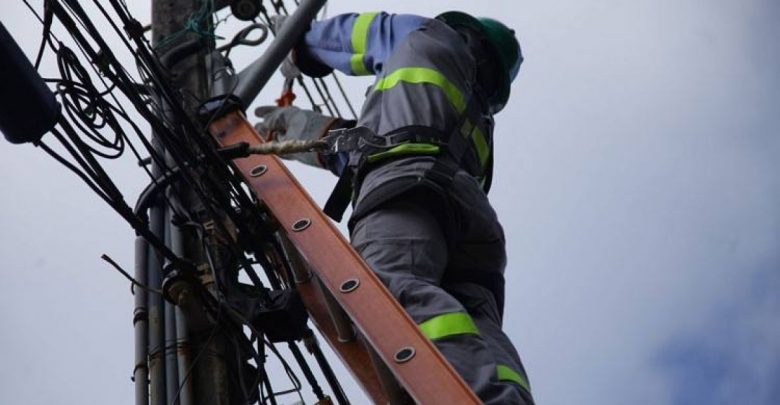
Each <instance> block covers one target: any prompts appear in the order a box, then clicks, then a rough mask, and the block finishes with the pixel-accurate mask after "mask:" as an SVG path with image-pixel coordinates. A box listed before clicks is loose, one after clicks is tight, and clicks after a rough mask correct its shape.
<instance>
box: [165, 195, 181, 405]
mask: <svg viewBox="0 0 780 405" xmlns="http://www.w3.org/2000/svg"><path fill="white" fill-rule="evenodd" d="M171 216H172V213H171V210H170V208H168V207H166V209H165V244H166V245H167V246H169V247H170V246H171V245H172V243H171V242H172V238H173V235H171V231H172V229H173V226H171V220H172V218H171ZM163 304H164V307H163V308H164V310H165V350H164V353H165V357H164V358H165V396H166V398H165V402H166V403H167V404H173V403H174V402H176V396H177V395H179V389H178V388H179V364H178V350H177V344H178V342H177V336H176V305H174V304H172V303H170V302H168V301H165V302H164V303H163Z"/></svg>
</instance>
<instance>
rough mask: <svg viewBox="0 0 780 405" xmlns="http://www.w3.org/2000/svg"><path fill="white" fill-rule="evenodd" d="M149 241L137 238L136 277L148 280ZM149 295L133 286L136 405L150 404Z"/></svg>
mask: <svg viewBox="0 0 780 405" xmlns="http://www.w3.org/2000/svg"><path fill="white" fill-rule="evenodd" d="M148 249H149V247H148V243H147V242H146V240H144V238H143V237H141V236H139V237H137V238H136V239H135V275H134V276H135V279H136V280H140V281H142V282H143V280H146V273H147V271H146V270H147V267H146V266H147V253H148ZM147 295H148V293H147V292H146V290H145V289H143V288H139V287H137V286H133V296H134V300H135V308H134V309H133V329H134V331H135V367H134V368H133V382H134V383H135V405H148V404H149V365H148V361H147V356H148V355H149V347H148V346H147V345H148V342H149V334H148V333H149V314H148V312H147V309H146V305H147Z"/></svg>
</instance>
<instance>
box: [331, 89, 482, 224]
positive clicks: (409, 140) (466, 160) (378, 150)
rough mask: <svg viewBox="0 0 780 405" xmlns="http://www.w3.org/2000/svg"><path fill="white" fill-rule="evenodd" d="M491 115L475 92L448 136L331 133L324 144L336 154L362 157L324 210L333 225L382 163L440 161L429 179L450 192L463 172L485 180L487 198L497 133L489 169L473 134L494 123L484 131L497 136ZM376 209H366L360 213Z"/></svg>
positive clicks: (431, 131)
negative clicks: (410, 159)
mask: <svg viewBox="0 0 780 405" xmlns="http://www.w3.org/2000/svg"><path fill="white" fill-rule="evenodd" d="M486 111H488V109H487V104H486V102H485V97H484V94H483V92H482V91H481V90H480V89H479V88H476V87H475V88H473V89H472V90H471V92H470V97H469V101H468V103H467V106H466V108H465V109H464V111H463V112H462V113H461V114H460V117H459V119H458V120H457V124H456V125H455V127H454V128H452V129H451V130H450V131H447V132H445V131H441V130H438V129H435V128H431V127H428V126H420V125H411V126H405V127H401V128H397V129H395V130H393V131H390V132H388V133H386V134H383V135H378V134H376V133H374V131H372V130H371V129H369V128H367V127H363V126H359V127H354V128H347V129H338V130H334V131H330V132H329V133H328V135H326V136H325V138H323V140H324V141H325V142H327V143H328V149H329V151H330V152H331V153H340V152H350V153H354V152H357V154H358V156H359V157H358V158H357V159H356V161H355V159H350V164H348V165H347V166H345V167H344V169H343V171H342V172H341V175H340V176H339V180H338V182H337V183H336V187H335V188H334V190H333V192H332V193H331V195H330V197H329V198H328V201H327V202H326V203H325V207H324V208H323V211H324V212H325V214H326V215H328V216H329V217H331V218H333V219H334V220H336V221H341V219H342V217H343V215H344V211H345V210H346V208H347V206H348V205H349V203H350V201H352V202H354V201H356V199H357V197H358V195H359V194H360V186H361V183H362V181H363V178H364V177H365V175H366V173H368V172H369V171H370V170H371V169H372V168H373V167H375V166H376V165H378V164H380V163H386V162H387V161H389V160H391V159H397V158H402V157H409V156H414V155H428V156H437V158H436V161H435V163H434V164H433V166H432V167H431V168H430V169H428V170H427V171H426V173H425V175H424V178H425V179H427V180H430V181H431V182H433V183H434V184H436V185H437V186H439V187H441V188H443V189H446V188H448V187H450V186H451V184H452V181H453V179H454V177H455V174H456V173H457V171H458V170H459V169H461V168H463V169H466V171H468V172H469V173H471V174H472V175H474V176H475V177H478V178H481V181H482V186H483V189H484V191H485V192H486V193H487V192H488V190H489V189H490V184H491V179H492V171H493V170H492V166H493V158H492V156H493V150H492V148H493V142H492V133H490V134H488V142H487V143H488V147H489V152H488V153H489V155H488V157H487V162H485V163H486V164H484V165H483V164H482V163H483V162H481V159H480V158H479V156H477V155H478V154H477V153H476V151H475V147H474V145H473V144H472V139H473V135H474V133H475V131H478V130H479V126H480V124H481V123H482V122H481V121H482V120H489V123H488V125H485V127H487V128H488V129H489V130H490V131H492V128H493V122H492V116H491V115H490V114H487V113H486ZM470 117H471V119H470ZM369 205H371V206H373V205H376V204H369ZM371 208H373V207H361V211H363V212H365V211H368V210H370V209H371ZM354 219H355V218H353V220H354Z"/></svg>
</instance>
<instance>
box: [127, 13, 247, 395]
mask: <svg viewBox="0 0 780 405" xmlns="http://www.w3.org/2000/svg"><path fill="white" fill-rule="evenodd" d="M211 4H213V2H210V1H206V0H152V44H153V46H154V48H155V50H156V51H157V53H158V55H159V56H160V60H161V61H162V63H163V65H165V67H166V68H167V70H168V71H169V72H170V74H171V77H170V79H171V80H172V83H173V85H174V87H175V88H176V89H178V90H179V91H180V93H181V94H182V97H181V99H182V100H183V102H184V108H185V110H186V111H187V112H190V113H193V112H194V111H195V110H196V108H197V107H198V104H199V102H200V101H201V100H205V99H206V98H208V97H209V77H210V72H209V70H210V65H209V63H208V62H207V61H208V58H209V51H210V50H211V49H213V39H212V38H209V37H206V36H204V35H203V34H202V33H204V32H210V30H211V28H212V12H213V11H214V10H213V9H212V8H211V7H210V5H211ZM193 24H194V25H193ZM194 27H195V28H194ZM196 31H197V32H196ZM164 114H167V111H166V112H164ZM193 115H194V114H193ZM168 118H172V119H175V117H168ZM193 135H194V136H198V135H199V134H193ZM153 145H155V148H157V150H158V153H159V154H160V155H161V156H162V155H164V156H170V151H165V150H163V148H162V146H161V143H160V142H159V141H158V140H156V139H153ZM167 161H168V163H172V160H171V159H167ZM179 169H180V170H184V168H179ZM152 172H153V175H155V176H161V175H163V174H164V173H162V169H161V168H160V167H159V166H158V165H153V167H152ZM192 174H193V175H194V176H196V178H197V176H204V175H205V176H207V175H208V174H207V173H192ZM174 188H175V189H176V192H173V189H174ZM165 193H166V196H167V200H168V201H172V202H173V205H179V206H181V207H182V208H183V209H184V211H185V212H188V213H190V214H191V218H190V219H191V220H192V221H193V222H195V224H194V225H195V227H196V228H193V227H192V226H190V227H183V226H178V225H173V223H174V222H176V221H174V220H175V219H177V218H174V214H173V212H172V210H171V208H170V207H169V206H166V204H164V203H163V198H161V197H162V196H159V197H160V198H157V199H156V202H155V204H154V205H153V206H152V207H151V209H150V214H149V221H150V228H151V229H152V230H153V231H154V232H155V233H156V234H157V236H158V237H160V238H161V239H164V240H165V241H166V243H167V244H168V246H169V247H170V248H171V249H172V250H173V251H174V252H175V253H176V254H177V255H179V256H180V257H184V258H186V259H188V260H189V261H191V262H192V263H193V264H194V265H195V267H196V268H197V269H200V270H199V274H197V276H198V280H199V281H200V282H202V283H203V284H204V286H205V287H206V288H207V289H209V291H210V292H211V293H212V294H215V295H216V294H217V292H216V291H214V290H213V289H212V288H211V287H212V286H213V280H211V279H209V278H208V277H203V276H204V275H209V274H210V270H209V269H208V266H204V265H203V264H204V263H207V260H206V259H205V257H206V254H205V252H204V251H203V243H202V240H203V239H204V238H205V239H208V238H209V235H208V232H209V231H208V229H206V228H207V226H206V225H205V224H207V223H208V220H209V218H208V216H207V215H206V209H205V207H204V206H203V204H202V202H201V201H200V199H199V198H197V197H196V196H195V194H194V192H193V191H192V190H190V188H189V187H184V186H183V185H181V184H178V183H177V182H174V183H172V184H171V186H169V187H168V189H167V190H165ZM178 219H181V218H178ZM197 227H200V229H197ZM211 228H212V229H213V227H211ZM216 250H218V249H216ZM217 256H221V255H217ZM147 257H148V259H147V260H148V262H147V263H148V269H147V274H146V276H147V279H146V280H147V284H148V285H149V286H150V287H152V288H157V289H160V288H161V286H162V284H163V282H164V277H165V272H166V271H165V269H166V267H165V263H163V262H162V261H161V259H160V258H159V257H157V256H156V255H154V254H152V252H151V251H148V253H147ZM216 260H217V261H219V258H217V259H216ZM213 270H214V271H217V269H213ZM200 271H202V272H203V273H204V274H200ZM176 284H178V285H176ZM170 291H173V292H175V293H174V294H172V295H173V297H172V298H173V301H174V302H176V305H174V304H173V303H171V302H168V301H166V300H164V299H163V298H162V297H161V296H160V295H159V294H147V296H148V299H147V302H148V348H149V351H148V362H149V366H148V370H149V404H151V405H167V404H180V405H207V404H214V405H228V404H230V403H231V392H230V386H231V385H230V383H229V381H228V371H227V370H228V367H227V364H226V361H225V359H226V358H233V357H231V356H232V353H231V354H228V351H229V350H232V348H230V347H229V346H228V345H227V342H226V341H225V338H224V336H223V335H222V334H221V331H220V329H219V326H218V325H216V323H215V320H214V319H209V318H208V317H207V315H206V312H205V309H204V307H203V303H202V302H199V299H198V298H197V297H196V296H195V295H194V294H192V286H190V285H187V283H184V282H178V283H174V285H173V286H171V288H170ZM235 394H236V393H233V395H235ZM139 402H140V400H139ZM139 405H140V404H139Z"/></svg>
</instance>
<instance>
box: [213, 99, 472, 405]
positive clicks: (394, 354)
mask: <svg viewBox="0 0 780 405" xmlns="http://www.w3.org/2000/svg"><path fill="white" fill-rule="evenodd" d="M209 132H210V134H211V136H212V137H213V138H214V139H215V141H216V142H217V143H218V144H219V146H221V147H227V146H231V145H235V144H239V143H241V142H247V143H249V144H250V145H251V144H257V143H260V142H263V140H262V138H261V137H260V136H259V135H258V134H257V132H255V129H254V127H253V126H252V125H251V124H250V123H249V122H248V121H247V120H246V117H245V116H244V114H243V113H242V112H240V111H233V112H229V113H227V114H225V115H223V116H221V117H220V118H217V119H216V120H214V121H212V122H211V124H210V125H209ZM232 165H233V167H234V169H235V170H236V171H237V172H239V173H240V174H241V176H242V177H243V179H244V181H245V182H246V184H247V185H248V186H249V187H250V189H251V190H252V192H253V193H254V194H255V196H256V197H257V199H258V201H260V202H261V206H262V207H263V209H265V210H266V211H267V212H266V213H267V214H268V215H269V216H270V217H271V218H272V219H274V220H275V221H276V222H277V223H278V225H279V229H280V237H281V239H282V240H283V242H284V243H283V246H285V250H286V252H285V253H286V254H287V256H288V257H287V260H288V261H289V262H290V264H291V267H292V268H293V272H294V278H295V283H296V288H297V291H298V293H299V294H300V296H301V298H302V300H303V302H304V305H305V306H306V309H307V311H308V312H309V315H310V318H311V320H312V322H313V323H314V325H315V326H316V327H317V329H318V330H319V331H320V333H321V335H322V337H323V338H324V339H325V340H326V341H327V342H328V344H329V345H330V347H331V348H332V349H333V351H334V352H335V353H336V354H337V355H338V357H339V358H340V359H341V361H342V362H343V363H344V364H345V366H346V367H347V369H349V370H350V372H351V373H352V375H353V377H354V378H355V379H356V380H357V381H358V383H359V384H360V385H361V387H362V388H363V390H364V391H365V393H366V394H367V395H368V397H369V398H371V399H372V400H373V402H374V403H376V404H387V403H390V404H402V403H409V402H411V401H414V402H416V403H420V404H479V403H480V401H479V399H478V398H477V397H476V395H475V394H474V392H473V391H472V390H471V389H470V388H469V387H468V386H467V385H466V384H465V382H464V381H463V380H462V379H461V378H460V376H459V375H458V374H457V373H456V372H455V370H454V369H453V368H452V366H450V364H449V363H448V362H447V361H446V360H445V359H444V357H442V355H441V353H440V352H439V351H438V350H437V349H436V347H435V346H434V345H433V344H432V343H431V341H429V340H428V339H427V338H426V337H425V336H424V335H423V334H422V332H421V331H420V329H419V328H418V327H417V325H416V324H415V323H414V321H412V319H411V318H410V317H409V316H408V315H407V314H406V312H405V311H404V309H403V308H402V307H401V306H400V305H399V304H398V302H397V301H396V300H395V299H394V298H393V296H392V295H391V294H390V292H389V291H388V290H387V289H386V288H385V287H384V285H383V284H382V283H381V281H380V280H379V279H378V278H377V277H376V275H374V273H373V272H372V271H371V269H370V268H369V267H368V266H367V265H366V263H365V262H364V261H363V259H362V258H361V257H360V256H359V255H358V254H357V252H355V251H354V250H353V249H352V247H351V246H350V244H349V242H347V240H346V239H345V238H344V236H343V235H342V234H341V233H340V232H339V230H338V229H337V228H336V227H335V226H334V225H333V223H332V222H331V221H330V220H329V219H328V218H327V217H326V216H325V215H324V214H323V213H322V211H321V210H320V208H319V207H318V206H317V204H316V203H315V202H314V201H313V200H312V198H311V197H310V196H309V195H308V193H307V192H306V191H305V190H304V188H303V187H302V186H301V185H300V183H298V181H297V180H296V179H295V177H294V176H293V175H292V174H291V173H290V172H289V171H288V170H287V168H286V167H285V165H284V164H283V163H282V162H281V161H280V160H279V159H278V158H277V157H276V156H270V155H251V156H249V157H245V158H239V159H235V160H233V161H232Z"/></svg>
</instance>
